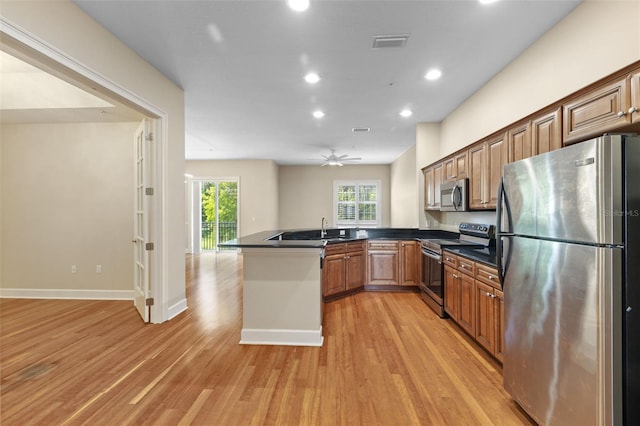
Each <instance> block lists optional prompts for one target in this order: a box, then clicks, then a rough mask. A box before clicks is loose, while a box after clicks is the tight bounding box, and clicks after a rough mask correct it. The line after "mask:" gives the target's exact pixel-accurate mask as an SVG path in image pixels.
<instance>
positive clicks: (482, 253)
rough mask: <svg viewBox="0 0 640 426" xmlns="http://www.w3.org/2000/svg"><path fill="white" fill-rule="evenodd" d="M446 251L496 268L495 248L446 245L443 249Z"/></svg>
mask: <svg viewBox="0 0 640 426" xmlns="http://www.w3.org/2000/svg"><path fill="white" fill-rule="evenodd" d="M445 250H446V251H448V252H451V253H454V254H459V255H460V256H464V257H466V258H469V259H471V260H473V261H476V262H480V263H484V264H485V265H488V266H492V267H494V268H497V262H496V248H495V247H488V248H482V249H480V248H475V249H474V248H472V247H455V248H452V247H447V248H446V249H445Z"/></svg>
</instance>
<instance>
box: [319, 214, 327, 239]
mask: <svg viewBox="0 0 640 426" xmlns="http://www.w3.org/2000/svg"><path fill="white" fill-rule="evenodd" d="M326 226H327V220H326V219H325V218H324V216H322V223H321V224H320V238H324V237H326V236H327V228H326Z"/></svg>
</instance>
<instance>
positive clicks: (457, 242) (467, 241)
mask: <svg viewBox="0 0 640 426" xmlns="http://www.w3.org/2000/svg"><path fill="white" fill-rule="evenodd" d="M458 232H460V237H459V238H457V239H425V240H421V241H420V245H421V246H422V277H421V280H420V290H421V296H422V300H424V301H425V303H426V304H427V305H429V307H431V309H433V310H434V311H435V312H436V313H437V314H438V315H439V316H440V318H446V317H447V314H446V313H445V311H444V283H443V282H442V278H443V277H444V265H443V264H442V250H443V249H444V248H446V247H456V246H458V247H461V246H477V247H488V246H490V245H491V244H493V243H495V228H494V226H493V225H487V224H480V223H466V222H463V223H461V224H460V225H459V226H458Z"/></svg>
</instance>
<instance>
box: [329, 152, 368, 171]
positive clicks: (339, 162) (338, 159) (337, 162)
mask: <svg viewBox="0 0 640 426" xmlns="http://www.w3.org/2000/svg"><path fill="white" fill-rule="evenodd" d="M322 157H324V163H323V164H322V165H321V167H324V166H340V167H342V166H343V163H344V162H346V161H358V160H362V158H360V157H349V155H347V154H343V155H336V150H335V149H332V150H331V155H323V156H322Z"/></svg>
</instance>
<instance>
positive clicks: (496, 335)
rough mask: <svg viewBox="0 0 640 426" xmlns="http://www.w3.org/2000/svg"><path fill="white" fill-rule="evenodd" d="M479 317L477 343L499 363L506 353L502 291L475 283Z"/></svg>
mask: <svg viewBox="0 0 640 426" xmlns="http://www.w3.org/2000/svg"><path fill="white" fill-rule="evenodd" d="M475 286H476V299H477V316H476V335H475V338H476V341H477V342H478V343H480V344H481V345H482V346H483V347H484V348H485V349H486V350H487V351H489V352H490V353H491V354H492V355H493V356H495V357H496V358H497V359H498V360H499V361H501V362H502V361H503V358H504V357H503V353H504V296H503V293H502V291H500V290H498V289H496V288H494V287H492V286H490V285H487V284H485V283H483V282H481V281H478V280H476V281H475Z"/></svg>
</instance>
